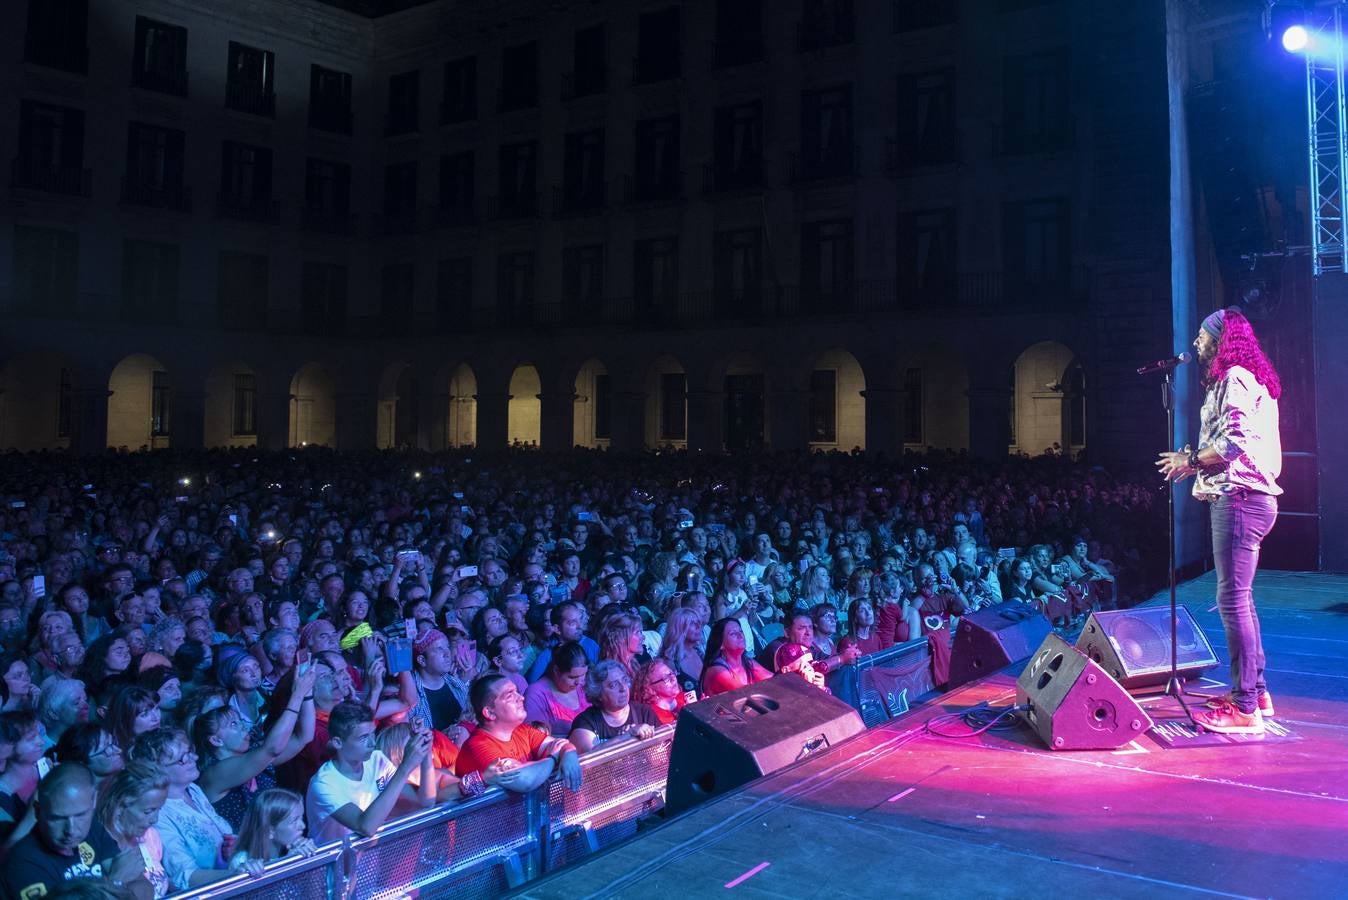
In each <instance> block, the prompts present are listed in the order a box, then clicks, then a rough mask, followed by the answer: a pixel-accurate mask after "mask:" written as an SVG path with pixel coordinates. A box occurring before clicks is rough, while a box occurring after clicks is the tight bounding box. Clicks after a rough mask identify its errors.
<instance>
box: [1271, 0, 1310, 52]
mask: <svg viewBox="0 0 1348 900" xmlns="http://www.w3.org/2000/svg"><path fill="white" fill-rule="evenodd" d="M1264 33H1265V34H1266V35H1267V36H1268V39H1269V40H1273V39H1274V38H1275V37H1276V38H1277V39H1278V40H1279V41H1281V42H1282V46H1283V49H1284V50H1286V51H1287V52H1288V53H1304V52H1306V50H1307V48H1308V47H1309V46H1310V42H1311V36H1310V32H1309V31H1307V30H1306V3H1305V2H1304V0H1273V2H1271V3H1269V4H1268V6H1266V7H1265V8H1264Z"/></svg>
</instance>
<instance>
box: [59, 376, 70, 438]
mask: <svg viewBox="0 0 1348 900" xmlns="http://www.w3.org/2000/svg"><path fill="white" fill-rule="evenodd" d="M56 392H57V393H56V436H57V437H61V438H68V437H70V419H71V413H72V410H73V409H74V403H73V402H72V399H73V398H72V396H71V394H72V393H73V390H72V387H71V384H70V370H69V369H65V368H63V369H61V381H60V384H59V385H58V386H57V388H56Z"/></svg>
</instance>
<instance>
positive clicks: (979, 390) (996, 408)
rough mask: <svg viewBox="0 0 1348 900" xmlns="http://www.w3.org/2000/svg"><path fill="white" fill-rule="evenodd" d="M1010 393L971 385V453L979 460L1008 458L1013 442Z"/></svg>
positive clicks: (1002, 387)
mask: <svg viewBox="0 0 1348 900" xmlns="http://www.w3.org/2000/svg"><path fill="white" fill-rule="evenodd" d="M1010 415H1011V392H1010V391H1009V390H1007V388H1006V386H1005V384H1003V385H1001V386H998V387H972V386H971V387H970V388H969V455H970V456H973V457H975V458H976V459H987V460H1002V459H1006V452H1007V447H1008V446H1009V445H1010V442H1011V426H1010V421H1009V417H1010Z"/></svg>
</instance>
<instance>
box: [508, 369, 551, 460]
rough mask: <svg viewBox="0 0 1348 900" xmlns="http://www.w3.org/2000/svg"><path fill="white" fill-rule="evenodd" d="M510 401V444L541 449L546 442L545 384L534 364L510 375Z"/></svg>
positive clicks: (516, 370)
mask: <svg viewBox="0 0 1348 900" xmlns="http://www.w3.org/2000/svg"><path fill="white" fill-rule="evenodd" d="M509 391H510V400H509V402H508V405H507V407H506V444H507V445H508V446H514V445H515V444H516V443H519V444H522V445H524V446H531V447H537V446H538V445H539V443H540V442H541V440H542V431H543V418H542V413H543V409H542V402H541V401H540V400H539V399H538V397H539V395H540V394H541V393H542V392H543V382H542V380H541V379H540V378H539V376H538V369H536V368H535V367H534V366H533V365H532V364H530V363H520V364H519V365H518V366H516V367H515V371H514V372H512V373H511V375H510V388H509Z"/></svg>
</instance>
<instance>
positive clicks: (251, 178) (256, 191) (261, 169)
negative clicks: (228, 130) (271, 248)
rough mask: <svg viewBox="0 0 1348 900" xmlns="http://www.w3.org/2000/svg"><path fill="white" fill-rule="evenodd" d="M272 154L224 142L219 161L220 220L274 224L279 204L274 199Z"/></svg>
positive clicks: (246, 145)
mask: <svg viewBox="0 0 1348 900" xmlns="http://www.w3.org/2000/svg"><path fill="white" fill-rule="evenodd" d="M271 158H272V154H271V150H269V149H267V148H265V147H253V146H250V145H248V144H239V143H235V142H234V141H225V142H224V146H223V148H222V152H221V157H220V197H219V202H218V207H217V208H218V211H219V214H220V215H221V217H223V218H228V219H242V220H245V221H250V222H274V221H275V220H276V202H275V201H274V200H272V198H271Z"/></svg>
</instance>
